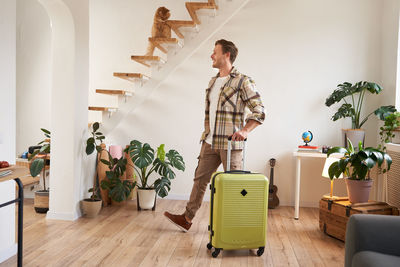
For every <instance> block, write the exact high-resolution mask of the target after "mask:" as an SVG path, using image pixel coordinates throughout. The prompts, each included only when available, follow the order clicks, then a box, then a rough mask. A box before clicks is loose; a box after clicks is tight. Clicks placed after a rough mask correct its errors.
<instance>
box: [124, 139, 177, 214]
mask: <svg viewBox="0 0 400 267" xmlns="http://www.w3.org/2000/svg"><path fill="white" fill-rule="evenodd" d="M164 146H165V145H164V144H162V145H160V146H159V147H158V148H157V154H156V155H155V153H154V149H153V148H152V147H151V146H150V145H149V144H148V143H145V144H142V143H141V142H139V141H137V140H133V141H131V142H130V145H129V146H128V147H127V148H126V149H125V152H126V153H128V155H129V156H130V158H131V159H132V162H133V164H134V169H135V173H136V176H137V177H138V183H137V187H138V190H137V191H138V197H137V200H138V210H141V209H152V210H155V200H156V195H158V196H160V197H162V198H164V197H165V196H167V195H168V192H169V191H170V189H171V180H172V179H174V178H175V176H176V175H175V172H174V169H177V170H180V171H184V170H185V162H184V161H183V158H182V156H181V155H180V154H179V153H178V151H176V150H173V149H171V150H169V151H168V152H167V153H166V152H165V150H164ZM153 173H154V174H157V175H158V176H159V177H158V178H156V179H155V180H154V181H153V182H151V181H150V175H151V174H153Z"/></svg>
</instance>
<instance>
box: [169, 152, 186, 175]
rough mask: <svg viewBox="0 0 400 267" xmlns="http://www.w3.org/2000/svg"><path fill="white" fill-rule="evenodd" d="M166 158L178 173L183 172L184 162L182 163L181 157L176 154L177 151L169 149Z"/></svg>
mask: <svg viewBox="0 0 400 267" xmlns="http://www.w3.org/2000/svg"><path fill="white" fill-rule="evenodd" d="M166 156H167V158H168V160H169V162H170V163H171V165H172V166H173V167H174V168H176V169H178V170H180V171H184V170H185V162H184V161H183V157H182V156H181V155H180V154H179V153H178V151H176V150H173V149H171V150H170V151H168V153H167V154H166Z"/></svg>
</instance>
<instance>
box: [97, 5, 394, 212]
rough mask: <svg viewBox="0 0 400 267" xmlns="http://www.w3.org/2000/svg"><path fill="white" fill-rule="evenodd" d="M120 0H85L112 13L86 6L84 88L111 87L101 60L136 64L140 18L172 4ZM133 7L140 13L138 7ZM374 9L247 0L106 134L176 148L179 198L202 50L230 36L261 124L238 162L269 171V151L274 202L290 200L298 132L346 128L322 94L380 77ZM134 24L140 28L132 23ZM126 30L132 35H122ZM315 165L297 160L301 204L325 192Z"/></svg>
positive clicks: (196, 111) (317, 134)
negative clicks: (256, 96)
mask: <svg viewBox="0 0 400 267" xmlns="http://www.w3.org/2000/svg"><path fill="white" fill-rule="evenodd" d="M121 1H122V0H121ZM121 1H119V3H121V4H119V5H115V6H114V4H111V3H108V2H106V1H96V2H92V3H91V8H93V10H98V9H103V10H113V12H109V13H108V15H109V17H108V19H106V20H105V19H104V14H103V13H101V12H100V13H96V12H93V13H91V51H92V52H93V54H91V58H92V59H93V61H91V63H90V66H91V83H90V84H91V88H90V90H92V91H93V90H94V89H95V88H94V87H96V86H97V87H100V86H102V85H103V87H104V86H109V87H115V89H117V88H119V87H120V82H119V81H117V80H116V79H113V78H108V77H111V76H110V75H108V74H106V72H105V71H103V70H104V69H105V68H110V66H111V65H112V66H113V68H110V69H109V71H108V72H109V73H112V71H118V70H121V69H123V70H127V69H128V67H129V68H130V70H132V71H135V70H137V69H139V66H137V65H138V64H135V65H134V66H132V63H129V64H130V65H129V66H128V65H126V64H128V63H127V62H128V61H129V56H130V55H131V54H140V53H143V52H144V51H145V47H146V45H147V42H146V37H147V36H148V34H149V29H150V27H151V19H150V18H149V17H152V16H153V13H152V12H151V10H155V9H156V8H157V6H159V5H165V6H167V7H168V8H169V7H170V6H169V5H170V3H172V1H163V2H162V4H161V3H158V2H157V5H155V6H154V4H148V6H150V5H151V8H148V7H147V8H144V7H142V6H141V1H126V2H123V3H124V4H122V2H121ZM128 2H129V3H128ZM174 3H175V1H174ZM158 4H159V5H158ZM133 5H134V6H135V7H136V8H135V9H132V12H135V16H130V15H129V14H131V13H130V12H129V11H127V10H128V8H129V7H132V6H133ZM182 5H183V3H182ZM146 6H147V5H146ZM142 8H143V9H142ZM136 10H141V12H140V14H138V13H136ZM144 10H146V11H147V12H144ZM171 10H172V11H171V12H172V14H174V10H173V9H172V8H171ZM382 10H383V3H382V1H379V0H368V1H365V0H354V1H345V0H341V1H334V2H332V1H318V0H308V1H298V0H290V1H278V0H271V1H262V0H252V1H250V2H249V3H248V4H247V5H246V6H245V7H244V8H243V9H242V10H241V11H240V12H239V14H238V15H236V16H234V17H233V19H232V20H231V21H230V22H229V23H228V24H227V25H225V26H224V27H223V28H222V30H220V31H219V32H218V33H217V34H215V35H214V36H212V37H211V38H210V40H209V41H207V42H206V44H205V45H204V46H203V47H201V48H200V50H199V51H198V52H196V53H195V54H194V55H193V56H192V57H191V58H190V59H189V60H188V61H187V62H185V63H184V64H183V65H182V66H181V67H180V68H179V69H178V70H177V71H176V72H175V73H173V74H172V75H170V76H169V77H168V78H167V79H166V80H165V81H164V83H163V85H162V86H160V87H159V88H158V89H157V90H156V91H155V92H154V93H153V94H152V95H151V97H150V98H148V99H147V100H146V101H145V102H144V103H143V104H142V105H140V106H138V107H135V109H133V111H132V112H131V113H130V114H129V115H128V116H127V117H126V118H125V119H124V120H123V121H121V123H120V124H119V126H118V128H116V129H115V130H114V131H112V132H111V133H108V135H107V138H108V139H109V140H112V141H113V142H119V143H120V144H127V143H128V142H129V141H130V140H131V139H138V140H141V141H145V142H149V143H150V144H151V145H152V146H153V147H156V146H158V145H159V144H160V143H165V144H166V148H167V149H168V148H175V149H177V150H178V151H179V152H181V154H183V157H184V159H185V161H186V165H187V170H186V172H185V173H184V174H182V173H178V174H177V178H176V180H174V181H173V184H172V190H171V196H172V197H175V198H188V195H189V193H190V189H191V186H192V178H193V172H194V170H195V168H196V165H197V159H196V158H197V155H198V153H199V148H200V146H199V144H198V140H199V137H200V134H201V132H202V128H203V116H204V115H203V114H204V93H205V88H206V86H207V83H208V81H209V79H210V77H211V76H212V75H214V74H215V70H213V69H211V60H210V57H209V56H210V53H211V51H212V49H213V46H214V42H215V40H217V39H220V38H226V39H229V40H232V41H233V42H235V44H236V45H237V46H238V48H239V55H238V58H237V60H236V62H235V64H234V65H235V66H236V67H237V68H238V69H239V70H240V71H241V72H243V73H246V74H248V75H249V76H251V77H252V78H253V79H254V80H255V81H256V83H257V86H258V88H259V91H260V93H261V95H262V98H263V99H264V104H265V107H266V110H267V118H266V120H265V123H264V125H263V126H261V127H259V128H258V129H256V130H255V131H254V132H253V133H251V135H250V138H249V144H248V153H247V155H248V157H247V162H248V163H247V166H248V168H249V169H251V170H252V171H256V172H263V173H265V174H267V175H269V168H268V167H267V165H268V160H269V159H270V158H271V157H274V158H276V159H277V165H276V169H275V180H276V184H277V185H278V188H279V193H278V195H279V197H280V199H281V203H282V204H283V205H288V204H292V203H293V202H294V174H295V172H294V169H295V161H294V159H293V156H292V152H293V151H294V150H295V148H296V147H297V145H299V144H301V138H300V136H301V133H302V132H303V131H306V130H311V131H312V132H313V133H314V141H313V142H312V143H313V144H314V145H340V142H341V128H347V127H349V126H350V121H349V120H341V121H338V122H333V121H331V120H330V117H331V116H332V115H333V114H334V112H335V111H336V110H335V108H334V107H331V108H327V107H326V106H325V105H324V103H325V99H326V97H328V95H329V94H330V93H331V92H332V91H333V89H335V88H336V85H337V84H339V83H341V82H344V81H349V82H357V81H359V80H369V81H375V82H378V83H380V82H382V77H381V67H382V61H381V58H382V50H383V48H382V42H381V37H382V23H383V22H382V21H383V20H382ZM149 12H150V13H149ZM125 14H126V15H125ZM124 15H125V16H124ZM389 15H393V14H389ZM176 19H184V18H183V16H182V17H178V18H176ZM100 20H103V21H107V28H104V27H101V26H102V24H100V22H99V21H100ZM125 20H127V21H125ZM122 21H123V22H125V23H123V22H122ZM128 22H129V23H128ZM139 23H140V25H141V29H137V28H136V27H137V24H139ZM121 25H124V27H121ZM110 29H112V31H113V32H114V36H119V39H116V38H111V40H109V42H110V43H112V44H113V45H112V47H111V44H104V42H100V41H96V40H100V37H101V36H108V35H107V34H108V33H109V32H110V31H111V30H110ZM128 29H129V31H128ZM130 31H131V32H132V35H130V34H127V32H130ZM124 35H125V37H123V36H124ZM132 36H135V37H136V38H134V37H132ZM92 48H93V50H92ZM99 51H101V53H98V52H99ZM110 54H113V55H114V54H117V55H119V56H120V57H121V59H120V60H117V59H116V58H113V59H111V58H110ZM122 57H125V58H127V59H128V61H123V59H122ZM94 58H95V59H96V61H94ZM107 75H108V76H107ZM98 77H102V78H101V79H99V78H98ZM136 90H140V88H139V89H136ZM381 101H382V100H381V99H380V98H379V97H374V98H372V97H369V98H368V99H367V101H366V104H365V108H366V110H365V113H366V112H370V111H372V110H374V109H375V108H376V107H377V106H378V105H379V104H380V102H381ZM382 102H383V101H382ZM376 127H377V120H376V119H375V118H371V120H370V121H368V122H367V123H366V124H365V129H366V131H367V145H375V144H376V138H377V137H376ZM322 167H323V161H322V160H318V159H315V160H310V159H308V160H305V161H304V165H303V171H302V178H303V179H302V182H301V196H300V200H301V203H302V205H310V206H315V205H317V203H318V199H320V197H321V195H322V194H324V193H327V192H328V191H329V179H323V178H321V172H322ZM335 192H336V193H337V194H338V195H345V194H346V191H345V186H344V183H343V181H336V182H335Z"/></svg>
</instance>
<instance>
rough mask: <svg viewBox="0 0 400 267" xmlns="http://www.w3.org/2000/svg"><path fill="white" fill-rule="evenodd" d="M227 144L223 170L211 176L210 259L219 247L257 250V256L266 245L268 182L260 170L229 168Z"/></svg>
mask: <svg viewBox="0 0 400 267" xmlns="http://www.w3.org/2000/svg"><path fill="white" fill-rule="evenodd" d="M228 146H229V148H228V159H227V162H228V164H227V165H228V166H227V171H225V172H216V173H214V174H213V175H212V178H211V184H210V189H211V201H210V225H209V227H208V230H209V232H210V243H208V244H207V248H208V249H212V248H213V247H214V248H215V250H214V251H213V252H212V256H213V257H214V258H215V257H217V256H218V254H219V253H220V251H221V250H222V249H225V250H232V249H258V251H257V255H258V256H261V255H262V254H263V253H264V248H265V244H266V234H267V211H268V187H269V181H268V179H267V177H265V176H264V175H263V174H260V173H251V172H249V171H238V170H234V171H230V170H229V169H230V147H231V146H230V142H229V144H228ZM243 168H244V150H243Z"/></svg>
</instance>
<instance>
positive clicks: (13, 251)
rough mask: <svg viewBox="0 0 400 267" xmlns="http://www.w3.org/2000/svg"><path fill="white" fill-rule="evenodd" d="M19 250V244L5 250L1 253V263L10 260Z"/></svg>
mask: <svg viewBox="0 0 400 267" xmlns="http://www.w3.org/2000/svg"><path fill="white" fill-rule="evenodd" d="M17 248H18V245H17V244H13V245H12V246H10V247H8V248H6V249H3V250H1V251H0V263H2V262H3V261H6V260H8V259H9V258H11V257H12V256H14V255H16V254H17Z"/></svg>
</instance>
